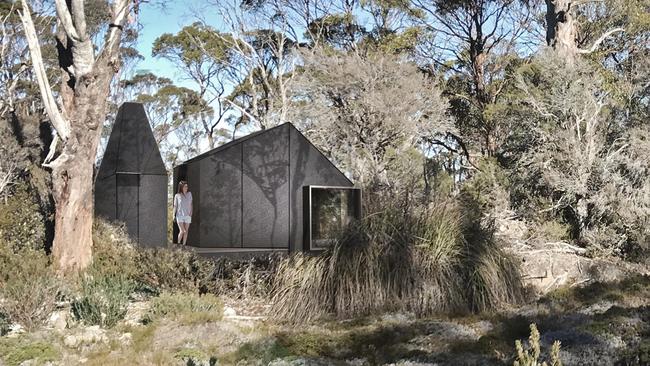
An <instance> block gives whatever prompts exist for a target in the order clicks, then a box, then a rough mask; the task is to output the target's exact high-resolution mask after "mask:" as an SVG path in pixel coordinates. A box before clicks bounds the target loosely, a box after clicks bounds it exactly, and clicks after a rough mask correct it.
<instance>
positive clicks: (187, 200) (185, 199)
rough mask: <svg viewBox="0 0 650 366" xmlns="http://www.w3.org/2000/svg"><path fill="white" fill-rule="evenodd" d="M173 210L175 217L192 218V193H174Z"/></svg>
mask: <svg viewBox="0 0 650 366" xmlns="http://www.w3.org/2000/svg"><path fill="white" fill-rule="evenodd" d="M174 209H175V210H176V212H175V214H176V217H185V216H192V192H187V193H185V194H182V193H176V195H175V196H174Z"/></svg>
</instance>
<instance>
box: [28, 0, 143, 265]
mask: <svg viewBox="0 0 650 366" xmlns="http://www.w3.org/2000/svg"><path fill="white" fill-rule="evenodd" d="M56 10H57V18H58V31H57V52H58V60H59V65H60V67H61V73H62V78H61V84H60V89H59V96H60V99H61V101H62V103H61V104H62V105H58V104H57V103H56V102H55V101H54V96H53V93H52V88H51V87H50V85H49V82H48V80H47V74H46V73H45V67H44V64H43V59H42V56H41V50H40V44H39V42H38V39H37V37H36V32H35V29H34V23H33V21H32V18H31V14H30V10H29V6H28V4H27V2H26V1H23V3H22V12H21V14H20V17H21V20H22V22H23V26H24V29H25V34H26V36H27V41H28V44H29V50H30V54H31V58H32V64H33V66H34V69H35V71H36V73H35V74H36V76H37V80H38V84H39V87H40V91H41V96H42V98H43V101H44V105H45V107H46V112H47V114H48V116H49V117H50V121H51V122H52V124H53V126H54V128H55V130H56V133H57V136H58V138H60V140H61V144H62V148H61V152H60V153H59V155H58V157H56V158H55V159H54V160H53V161H52V162H51V163H50V162H49V160H50V159H51V158H52V156H53V155H54V154H53V153H52V151H50V154H48V159H47V161H46V162H45V164H43V165H45V166H48V167H50V168H51V169H52V185H53V197H54V202H55V206H56V213H55V230H54V243H53V245H52V254H53V257H54V259H55V262H56V263H57V264H58V265H59V268H60V269H61V270H62V271H78V270H81V269H84V268H85V267H87V266H88V265H89V264H90V263H91V262H92V227H93V218H94V199H93V186H94V179H93V178H94V176H93V175H94V174H93V173H94V167H95V158H96V155H97V146H98V145H99V140H100V138H101V131H102V126H103V123H104V120H105V119H106V108H107V102H106V100H107V99H108V94H109V91H110V83H111V80H112V79H113V76H114V75H115V73H116V72H117V71H118V69H119V64H120V62H119V49H120V41H121V36H122V29H123V26H124V23H125V20H126V16H127V14H128V13H129V12H130V11H131V3H130V0H116V1H115V2H114V3H113V16H112V20H111V23H110V26H109V30H108V31H107V33H106V36H105V41H104V43H103V45H102V48H101V49H100V50H99V53H98V56H96V55H95V50H94V48H93V46H92V43H91V41H90V39H91V38H90V36H89V35H88V33H87V29H86V20H85V14H84V7H83V0H70V1H67V2H66V1H64V0H56ZM59 108H61V110H59ZM54 141H57V139H54ZM53 146H54V145H53ZM51 149H53V147H51Z"/></svg>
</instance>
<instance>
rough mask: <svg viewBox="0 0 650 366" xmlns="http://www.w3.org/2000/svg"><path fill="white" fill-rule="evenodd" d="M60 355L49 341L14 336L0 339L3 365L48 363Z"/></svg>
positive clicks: (0, 354) (0, 355)
mask: <svg viewBox="0 0 650 366" xmlns="http://www.w3.org/2000/svg"><path fill="white" fill-rule="evenodd" d="M60 357H61V355H60V354H59V352H58V351H57V350H56V349H55V348H54V347H53V346H52V345H51V344H49V343H45V342H33V341H31V342H30V341H28V340H24V339H16V338H6V339H3V340H0V360H2V361H4V363H2V364H3V365H7V366H18V365H25V364H30V365H32V364H38V365H41V364H49V363H51V362H53V361H57V360H58V359H59V358H60ZM26 361H32V362H26Z"/></svg>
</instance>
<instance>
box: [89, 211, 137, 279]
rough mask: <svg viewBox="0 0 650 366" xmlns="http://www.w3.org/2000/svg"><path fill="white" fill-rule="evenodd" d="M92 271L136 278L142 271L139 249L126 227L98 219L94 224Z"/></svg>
mask: <svg viewBox="0 0 650 366" xmlns="http://www.w3.org/2000/svg"><path fill="white" fill-rule="evenodd" d="M93 225H94V226H93V264H92V266H91V271H92V272H94V273H101V274H105V275H118V274H119V275H122V276H126V277H129V278H135V277H136V276H137V274H138V272H139V271H140V264H139V263H138V260H137V259H138V258H137V255H138V253H137V249H136V246H135V245H134V243H133V241H132V240H131V239H130V238H129V234H128V233H127V232H126V229H125V228H124V226H119V225H115V224H111V223H109V222H108V221H106V220H104V219H101V218H97V219H95V221H94V223H93Z"/></svg>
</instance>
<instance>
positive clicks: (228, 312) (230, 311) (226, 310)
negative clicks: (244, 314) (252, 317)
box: [223, 306, 237, 318]
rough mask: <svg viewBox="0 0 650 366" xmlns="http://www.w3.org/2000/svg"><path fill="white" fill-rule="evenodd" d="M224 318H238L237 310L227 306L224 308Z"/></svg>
mask: <svg viewBox="0 0 650 366" xmlns="http://www.w3.org/2000/svg"><path fill="white" fill-rule="evenodd" d="M223 316H224V317H226V318H229V317H233V316H237V312H236V311H235V309H233V308H231V307H230V306H225V307H224V308H223Z"/></svg>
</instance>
